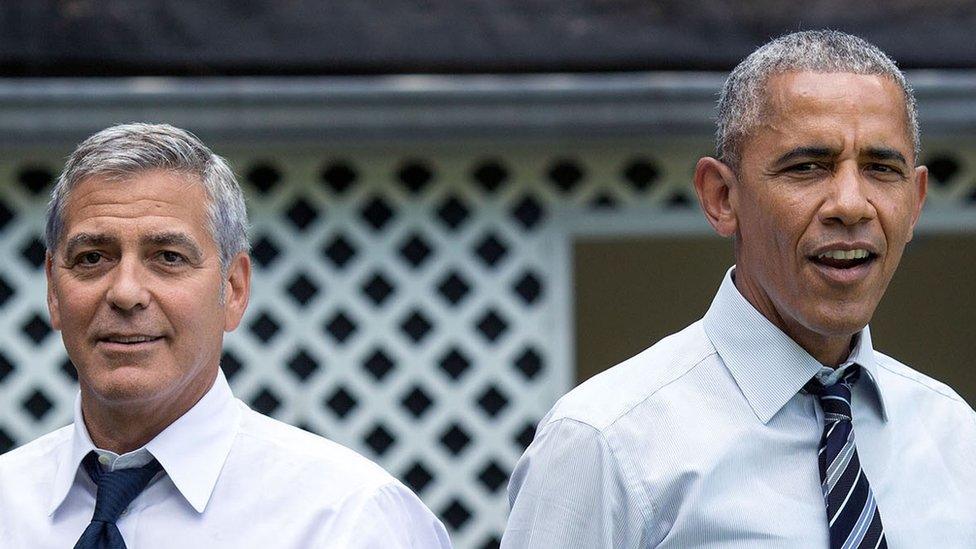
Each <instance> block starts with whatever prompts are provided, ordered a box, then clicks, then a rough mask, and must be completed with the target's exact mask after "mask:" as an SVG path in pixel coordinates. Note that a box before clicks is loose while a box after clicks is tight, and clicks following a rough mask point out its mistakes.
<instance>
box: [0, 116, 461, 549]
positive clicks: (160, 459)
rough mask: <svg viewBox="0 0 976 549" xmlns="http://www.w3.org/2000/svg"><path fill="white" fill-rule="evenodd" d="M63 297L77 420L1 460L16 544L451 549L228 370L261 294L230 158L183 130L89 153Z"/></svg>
mask: <svg viewBox="0 0 976 549" xmlns="http://www.w3.org/2000/svg"><path fill="white" fill-rule="evenodd" d="M46 240H47V250H48V251H47V259H46V274H47V281H48V292H47V301H48V308H49V311H50V314H51V324H52V325H53V326H54V328H55V329H58V330H60V331H61V335H62V339H63V341H64V346H65V349H66V350H67V352H68V357H69V358H70V359H71V362H72V363H73V364H74V365H75V367H76V369H77V371H78V380H79V385H80V394H79V397H78V399H77V401H76V405H75V421H74V424H73V425H69V426H67V427H64V428H62V429H59V430H57V431H55V432H53V433H50V434H48V435H45V436H43V437H41V438H39V439H37V440H35V441H33V442H31V443H29V444H27V445H25V446H23V447H21V448H18V449H16V450H13V451H11V452H8V453H7V454H4V455H3V456H0V547H4V548H8V547H9V548H15V547H16V548H21V547H23V548H28V547H29V548H32V549H41V548H51V549H54V548H59V549H60V548H63V547H71V546H74V547H75V548H77V549H94V548H113V549H119V548H124V547H126V546H128V547H138V548H141V549H146V548H171V547H235V548H236V547H275V548H307V547H362V548H367V547H368V548H381V547H382V548H416V549H420V548H423V549H427V548H448V547H450V542H449V541H448V538H447V534H446V532H445V530H444V527H443V526H442V525H441V523H440V522H439V521H438V520H437V518H436V517H434V516H433V515H432V514H431V512H430V510H428V509H427V508H426V507H425V506H424V505H423V503H421V502H420V500H419V499H417V497H416V496H415V495H414V494H413V493H412V492H411V491H410V490H409V489H407V488H406V487H405V486H403V485H402V484H401V483H399V482H398V481H397V480H395V479H394V478H393V477H391V476H390V475H389V474H387V473H386V472H385V471H383V470H382V469H381V468H380V467H379V466H377V465H376V464H374V463H372V462H370V461H368V460H367V459H365V458H363V457H362V456H359V455H358V454H356V453H354V452H352V451H351V450H348V449H346V448H343V447H342V446H339V445H337V444H335V443H333V442H330V441H328V440H326V439H323V438H320V437H317V436H315V435H312V434H310V433H307V432H305V431H302V430H300V429H297V428H294V427H290V426H288V425H285V424H283V423H280V422H277V421H275V420H273V419H270V418H267V417H265V416H262V415H261V414H258V413H256V412H254V411H252V410H250V409H249V408H248V407H247V406H246V405H245V404H244V403H243V402H241V401H239V400H237V399H235V398H234V397H233V395H232V394H231V391H230V387H229V386H228V384H227V380H226V379H225V378H224V375H223V373H222V372H221V370H220V368H219V362H220V356H221V347H222V342H223V334H224V332H229V331H231V330H234V329H235V328H236V327H237V325H238V324H239V323H240V321H241V317H242V316H243V314H244V310H245V309H246V307H247V303H248V297H249V293H250V282H251V261H250V257H249V255H248V249H249V246H248V241H247V213H246V210H245V207H244V197H243V195H242V193H241V189H240V187H239V186H238V184H237V181H236V180H235V178H234V175H233V173H232V172H231V170H230V168H229V167H228V166H227V163H226V162H225V161H224V160H223V159H222V158H220V157H219V156H217V155H215V154H214V153H212V152H211V151H210V149H208V148H207V147H206V146H204V145H203V143H201V142H200V141H199V139H197V138H196V137H195V136H193V135H192V134H190V133H188V132H185V131H183V130H180V129H177V128H174V127H172V126H167V125H150V124H128V125H123V126H115V127H112V128H108V129H106V130H103V131H101V132H99V133H97V134H95V135H93V136H91V137H90V138H88V139H87V140H85V141H84V142H83V143H81V145H79V146H78V148H77V149H76V150H75V151H74V153H72V155H71V157H70V158H69V159H68V162H67V164H66V166H65V168H64V171H63V173H62V174H61V176H60V178H59V179H58V182H57V185H56V186H55V188H54V191H53V196H52V198H51V203H50V206H49V208H48V220H47V233H46Z"/></svg>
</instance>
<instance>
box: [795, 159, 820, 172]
mask: <svg viewBox="0 0 976 549" xmlns="http://www.w3.org/2000/svg"><path fill="white" fill-rule="evenodd" d="M819 168H820V165H819V164H817V163H816V162H804V163H803V164H796V165H794V166H790V167H789V168H787V171H791V172H794V173H809V172H812V171H814V170H816V169H819Z"/></svg>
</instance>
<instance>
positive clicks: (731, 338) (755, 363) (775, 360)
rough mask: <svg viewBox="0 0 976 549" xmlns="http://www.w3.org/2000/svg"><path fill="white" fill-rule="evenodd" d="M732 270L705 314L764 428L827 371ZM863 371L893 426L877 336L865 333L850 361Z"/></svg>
mask: <svg viewBox="0 0 976 549" xmlns="http://www.w3.org/2000/svg"><path fill="white" fill-rule="evenodd" d="M734 270H735V267H733V268H731V269H729V271H728V272H727V273H726V274H725V278H724V279H723V280H722V285H721V287H720V288H719V290H718V294H716V296H715V299H714V300H713V301H712V305H711V307H709V309H708V312H707V313H705V318H704V319H703V325H704V328H705V333H706V335H707V336H708V339H709V340H710V341H711V342H712V345H714V346H715V350H716V351H718V354H719V356H720V357H721V358H722V360H723V361H724V362H725V365H726V367H727V368H728V369H729V372H730V373H731V374H732V377H733V378H734V379H735V382H736V384H738V386H739V389H740V390H741V391H742V394H743V395H745V397H746V400H747V401H748V402H749V405H750V406H751V407H752V410H753V412H755V414H756V416H757V417H758V418H759V419H760V421H762V422H763V423H768V422H769V420H770V419H772V417H773V416H774V415H776V413H777V412H779V410H780V409H781V408H782V407H783V406H784V405H785V404H786V403H787V402H789V400H790V399H792V398H793V396H794V395H796V394H797V393H798V392H799V391H800V389H802V388H803V386H804V385H806V383H807V382H808V381H809V380H810V378H812V377H813V376H814V375H816V374H817V373H818V372H819V371H820V368H821V367H822V365H821V364H820V363H819V362H818V361H817V359H815V358H813V356H811V355H810V353H808V352H806V351H805V350H804V349H803V348H802V347H800V346H799V345H798V344H797V343H796V342H795V341H793V340H792V339H791V338H790V337H789V336H788V335H786V334H785V333H783V332H782V331H781V330H780V329H779V328H777V327H776V326H774V325H773V323H772V322H770V321H769V320H768V319H767V318H766V317H764V316H763V315H762V313H760V312H759V311H758V310H756V308H755V307H753V306H752V304H751V303H749V301H747V300H746V298H745V297H743V295H742V294H741V293H739V290H738V288H736V287H735V283H734V282H733V281H732V274H733V272H734ZM849 360H850V361H852V362H857V363H858V364H860V365H861V367H862V368H863V370H864V371H866V372H867V374H868V375H867V376H862V377H861V379H862V380H863V379H865V378H867V379H870V382H869V383H867V384H866V385H870V386H871V387H872V388H873V391H870V392H871V393H873V394H874V395H875V396H876V398H873V399H870V400H871V402H872V403H874V407H875V409H876V410H877V412H878V413H879V415H880V416H881V417H882V419H884V420H885V421H887V418H888V416H887V413H886V410H885V405H884V399H883V397H882V394H881V391H880V388H879V387H878V384H877V363H876V360H875V356H874V348H873V347H872V346H871V332H870V330H869V329H868V328H867V327H865V328H864V329H863V330H861V332H859V334H858V337H857V344H856V346H855V347H854V349H853V350H852V351H851V355H850V358H849Z"/></svg>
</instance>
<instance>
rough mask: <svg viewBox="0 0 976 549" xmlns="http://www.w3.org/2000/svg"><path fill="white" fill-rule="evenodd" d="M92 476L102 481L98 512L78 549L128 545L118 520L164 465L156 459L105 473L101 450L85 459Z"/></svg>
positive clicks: (113, 548) (98, 482) (115, 548)
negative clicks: (139, 465)
mask: <svg viewBox="0 0 976 549" xmlns="http://www.w3.org/2000/svg"><path fill="white" fill-rule="evenodd" d="M82 464H83V465H84V466H85V470H86V471H87V472H88V476H89V477H91V479H92V480H93V481H94V482H95V484H96V485H98V491H97V492H95V513H94V514H93V515H92V520H91V523H90V524H89V525H88V528H86V529H85V531H84V532H83V533H82V534H81V537H80V538H78V543H76V544H75V549H125V541H124V540H123V539H122V533H121V532H119V527H118V526H116V525H115V521H117V520H119V515H121V514H122V511H125V508H126V507H128V506H129V504H130V503H132V500H134V499H136V496H138V495H139V494H140V493H141V492H142V491H143V490H145V489H146V486H148V485H149V481H150V480H152V478H153V477H154V476H156V473H158V472H159V471H160V470H162V466H160V465H159V462H158V461H156V460H155V459H154V460H152V461H151V462H149V463H147V464H146V465H143V466H142V467H135V468H132V469H118V470H116V471H112V472H111V473H105V472H103V471H102V469H101V467H99V465H98V454H96V453H95V452H94V451H92V452H89V454H88V455H87V456H85V459H84V460H83V461H82Z"/></svg>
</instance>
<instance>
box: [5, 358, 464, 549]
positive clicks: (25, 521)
mask: <svg viewBox="0 0 976 549" xmlns="http://www.w3.org/2000/svg"><path fill="white" fill-rule="evenodd" d="M94 449H95V447H94V445H93V444H92V441H91V438H90V437H89V435H88V431H87V430H86V429H85V425H84V422H83V421H82V418H81V411H80V405H78V404H76V406H75V422H74V424H73V425H69V426H67V427H64V428H62V429H59V430H57V431H55V432H53V433H50V434H48V435H45V436H43V437H41V438H39V439H37V440H35V441H33V442H31V443H29V444H27V445H25V446H23V447H21V448H18V449H16V450H13V451H11V452H8V453H7V454H4V455H3V456H0V547H3V548H4V549H7V548H17V549H19V548H25V549H26V548H30V549H47V548H50V549H64V548H65V547H72V546H74V544H75V542H76V541H77V540H78V537H79V536H80V535H81V533H82V532H83V531H84V530H85V528H86V527H87V526H88V524H89V522H90V521H91V517H92V512H93V510H94V505H95V485H94V484H93V483H92V481H91V480H90V479H89V478H88V475H87V474H86V472H85V471H84V467H79V465H80V463H81V460H82V458H84V457H85V455H86V454H88V453H89V452H90V451H92V450H94ZM98 453H99V461H100V463H101V464H102V466H103V467H104V468H106V469H108V470H111V469H113V468H119V467H133V466H139V465H142V464H144V463H146V462H147V461H149V460H151V459H152V457H155V458H156V459H157V460H159V462H160V464H162V466H163V469H164V470H165V474H163V473H160V474H159V475H158V476H157V477H156V478H155V480H154V481H153V482H152V483H151V484H150V485H149V486H148V487H147V488H146V490H145V491H144V492H142V493H141V494H140V495H139V496H138V497H137V498H136V499H135V501H133V503H132V504H131V505H130V506H129V508H128V509H127V510H126V511H125V512H124V514H123V515H122V516H121V517H120V518H119V520H118V523H117V524H118V527H119V530H120V531H121V532H122V537H123V538H124V539H125V540H126V544H127V546H128V547H130V548H131V549H156V548H159V549H163V548H167V549H169V548H173V547H179V548H181V549H182V548H198V547H199V548H223V547H228V548H235V549H236V548H248V547H261V548H275V549H279V548H281V549H290V548H302V549H304V548H319V547H335V548H376V549H390V548H393V549H398V548H416V549H421V548H422V549H428V548H449V547H450V541H449V540H448V537H447V533H446V531H445V530H444V527H443V525H442V524H441V523H440V521H438V520H437V518H436V517H435V516H434V515H433V514H431V512H430V511H429V510H428V509H427V508H426V507H425V506H424V504H423V503H421V501H420V500H419V499H418V498H417V496H415V495H414V494H413V492H411V491H410V490H409V489H407V488H406V487H405V486H403V485H402V484H401V483H400V482H398V481H397V480H396V479H394V478H393V477H391V476H390V475H389V474H388V473H387V472H386V471H384V470H383V469H382V468H380V467H379V466H378V465H376V464H374V463H372V462H371V461H369V460H367V459H365V458H364V457H362V456H360V455H358V454H356V453H355V452H353V451H352V450H349V449H347V448H344V447H342V446H340V445H338V444H335V443H333V442H331V441H329V440H326V439H324V438H321V437H318V436H315V435H313V434H311V433H307V432H305V431H302V430H300V429H297V428H294V427H291V426H289V425H286V424H284V423H281V422H279V421H275V420H273V419H271V418H268V417H265V416H263V415H261V414H259V413H257V412H254V411H252V410H251V409H249V408H248V407H247V406H246V405H245V404H244V403H243V402H241V401H240V400H237V399H235V398H234V397H233V395H232V394H231V391H230V387H229V386H228V385H227V381H226V379H225V378H224V376H223V374H222V373H219V374H218V376H217V380H216V382H215V383H214V385H213V387H212V388H211V389H210V391H209V392H208V393H207V394H206V395H205V396H204V397H203V398H202V399H201V400H200V401H199V402H198V403H197V404H196V405H195V406H194V407H193V408H191V409H190V410H189V411H188V412H187V413H186V414H184V415H183V416H182V417H180V418H179V419H178V420H176V421H175V422H174V423H173V424H171V425H170V426H169V427H167V428H166V429H165V430H164V431H163V432H162V433H160V434H159V435H157V436H156V437H155V438H154V439H153V440H152V441H150V442H149V443H148V444H147V445H146V446H145V447H144V448H141V449H139V450H137V451H135V452H131V453H129V454H125V455H123V456H117V455H115V454H113V453H111V452H104V451H99V452H98Z"/></svg>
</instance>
